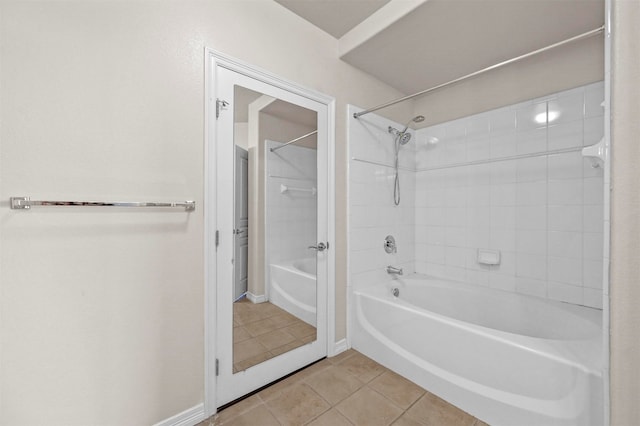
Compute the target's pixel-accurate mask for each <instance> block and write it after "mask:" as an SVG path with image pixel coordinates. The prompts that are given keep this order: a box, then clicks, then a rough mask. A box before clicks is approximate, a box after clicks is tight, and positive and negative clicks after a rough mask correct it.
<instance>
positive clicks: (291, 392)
mask: <svg viewBox="0 0 640 426" xmlns="http://www.w3.org/2000/svg"><path fill="white" fill-rule="evenodd" d="M266 404H267V405H268V407H269V409H270V410H271V412H272V413H273V414H274V415H275V416H276V418H277V419H278V421H279V422H280V423H281V424H283V425H301V424H304V423H306V422H308V421H310V420H313V419H315V418H316V417H318V416H319V415H320V414H322V413H323V412H325V411H327V410H328V409H330V408H331V406H330V405H329V404H327V402H326V401H325V400H324V399H322V398H321V397H320V395H318V394H317V393H315V392H314V391H313V389H311V388H310V387H309V386H308V385H306V384H305V383H296V384H295V385H293V386H291V387H290V388H288V389H286V390H284V391H283V392H282V393H281V394H280V395H279V396H277V397H275V398H273V399H271V400H269V401H267V402H266Z"/></svg>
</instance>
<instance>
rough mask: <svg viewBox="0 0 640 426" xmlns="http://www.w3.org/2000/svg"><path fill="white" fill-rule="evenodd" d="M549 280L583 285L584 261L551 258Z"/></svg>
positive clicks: (549, 260)
mask: <svg viewBox="0 0 640 426" xmlns="http://www.w3.org/2000/svg"><path fill="white" fill-rule="evenodd" d="M547 278H548V279H549V281H556V282H560V283H565V284H573V285H582V259H571V258H567V257H553V256H549V258H548V259H547Z"/></svg>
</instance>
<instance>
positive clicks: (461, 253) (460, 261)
mask: <svg viewBox="0 0 640 426" xmlns="http://www.w3.org/2000/svg"><path fill="white" fill-rule="evenodd" d="M466 254H467V250H466V249H465V248H462V247H445V250H444V261H445V264H446V265H448V266H456V267H459V268H464V267H465V265H466V264H467V257H466Z"/></svg>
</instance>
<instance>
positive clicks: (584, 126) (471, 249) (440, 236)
mask: <svg viewBox="0 0 640 426" xmlns="http://www.w3.org/2000/svg"><path fill="white" fill-rule="evenodd" d="M603 101H604V85H603V83H595V84H592V85H588V86H584V87H579V88H577V89H573V90H568V91H563V92H559V93H556V94H552V95H548V96H545V97H544V98H542V99H535V100H532V101H529V102H524V103H519V104H516V105H512V106H509V107H504V108H501V109H498V110H494V111H489V112H487V113H482V114H476V115H472V116H469V117H465V118H462V119H458V120H454V121H451V122H447V123H443V124H440V125H437V126H432V127H428V128H425V129H421V130H418V131H417V132H416V140H417V153H416V168H417V170H418V173H417V176H416V196H415V198H416V271H417V272H421V273H427V274H431V275H436V276H441V277H447V278H451V279H455V280H460V281H467V282H471V283H474V284H478V285H483V286H489V287H492V288H497V289H500V290H506V291H514V292H519V293H525V294H530V295H535V296H539V297H545V298H549V299H553V300H560V301H564V302H569V303H574V304H579V305H586V306H591V307H595V308H602V271H603V268H602V258H603V230H604V225H603V192H604V191H603V168H593V167H591V162H590V160H588V159H585V158H583V157H582V155H581V153H580V152H571V153H563V154H555V155H550V156H538V157H530V158H520V159H517V160H510V161H497V162H490V163H485V164H476V165H473V164H471V163H473V162H477V161H483V160H499V159H501V158H507V157H510V156H518V155H526V154H536V153H541V152H546V151H553V150H561V149H568V148H576V147H582V146H587V145H592V144H595V143H597V142H599V141H600V140H601V139H602V137H603V136H604V120H603V113H604V109H603V107H602V106H601V103H602V102H603ZM547 111H548V114H549V117H550V119H549V122H548V123H547V122H546V120H544V119H545V118H546V114H547ZM540 114H542V119H543V120H544V121H543V122H542V123H538V122H536V117H539V116H540ZM552 114H558V116H557V118H555V119H553V120H552V117H553V115H552ZM454 164H458V165H459V166H458V167H447V166H451V165H454ZM478 249H492V250H498V251H499V252H500V256H501V261H500V264H499V265H492V266H488V265H482V264H479V263H478V261H477V251H478Z"/></svg>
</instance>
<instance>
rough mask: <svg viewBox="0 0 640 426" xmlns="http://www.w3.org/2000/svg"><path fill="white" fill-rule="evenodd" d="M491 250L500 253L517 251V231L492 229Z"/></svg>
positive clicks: (490, 236) (490, 237)
mask: <svg viewBox="0 0 640 426" xmlns="http://www.w3.org/2000/svg"><path fill="white" fill-rule="evenodd" d="M489 248H491V249H497V250H500V251H511V252H513V251H515V250H516V231H515V229H495V228H491V232H490V235H489Z"/></svg>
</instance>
